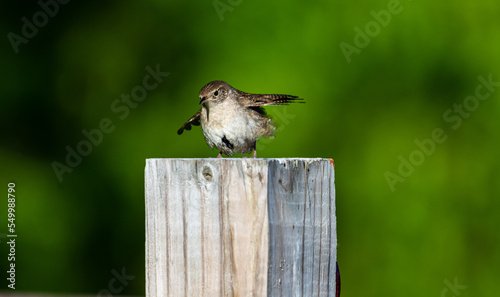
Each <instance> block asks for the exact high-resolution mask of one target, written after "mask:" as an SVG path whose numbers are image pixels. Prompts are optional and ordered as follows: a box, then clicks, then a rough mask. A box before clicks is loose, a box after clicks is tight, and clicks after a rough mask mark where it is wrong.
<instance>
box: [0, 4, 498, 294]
mask: <svg viewBox="0 0 500 297" xmlns="http://www.w3.org/2000/svg"><path fill="white" fill-rule="evenodd" d="M214 3H215V5H214ZM221 3H222V4H221ZM0 6H1V15H2V17H1V21H0V28H1V29H2V32H3V36H4V37H3V42H2V45H1V47H0V55H1V60H0V67H1V68H0V69H1V79H0V91H1V96H0V97H1V99H0V118H1V121H2V123H1V129H2V130H1V135H2V136H1V146H0V162H1V168H2V169H1V171H0V172H1V175H0V176H1V179H0V180H1V181H2V183H3V185H2V188H3V189H4V195H5V196H6V192H7V184H8V183H9V182H15V183H16V194H17V205H16V214H17V217H16V219H17V220H16V233H17V234H18V239H17V246H16V248H17V251H16V271H17V275H16V277H17V284H16V288H17V290H16V292H46V293H87V294H97V293H98V292H99V291H100V290H102V289H107V288H108V283H109V281H110V280H111V279H112V278H113V277H114V276H113V273H112V270H115V271H121V270H122V269H123V268H125V270H126V274H127V275H133V276H135V279H134V280H131V281H130V282H129V284H128V285H127V286H126V287H125V288H124V289H123V291H121V292H120V293H121V294H131V295H144V294H145V292H144V290H145V281H144V279H145V268H144V266H145V264H144V240H145V232H144V230H145V226H144V220H145V217H144V181H143V180H144V166H145V159H146V158H160V157H165V158H199V157H215V156H216V155H217V153H218V151H216V150H214V151H211V150H210V149H209V148H208V147H207V145H206V144H205V141H204V139H203V136H202V133H201V129H200V128H198V127H195V128H194V130H192V131H188V133H185V134H183V135H182V136H178V135H177V134H176V131H177V129H178V128H179V127H180V126H181V125H182V123H184V121H186V120H187V119H188V118H189V117H190V116H191V115H193V114H194V113H195V112H196V111H197V109H198V108H199V106H198V102H199V98H198V92H199V90H200V89H201V87H203V86H204V85H205V84H206V83H208V82H209V81H211V80H216V79H221V80H226V81H227V82H229V83H230V84H231V85H232V86H234V87H236V88H238V89H241V90H244V91H247V92H255V93H288V94H293V95H299V96H301V97H303V98H305V99H306V101H307V103H306V104H302V105H290V106H288V107H269V108H267V110H268V112H269V113H270V114H273V115H274V117H275V121H276V123H277V124H278V127H279V131H278V132H277V133H276V136H277V137H276V139H274V140H270V141H269V140H265V141H261V142H260V143H259V144H258V146H257V147H258V151H259V157H263V158H280V157H325V158H333V159H335V164H336V191H337V201H336V203H337V216H338V241H339V246H338V261H339V264H340V268H341V275H342V296H458V295H456V294H455V293H453V291H452V290H451V289H450V288H448V286H447V284H446V283H447V282H449V283H454V281H455V279H456V283H457V284H458V285H460V286H466V288H463V287H461V290H460V291H457V292H458V293H459V294H461V296H498V288H499V286H498V283H499V279H500V278H499V276H500V273H499V272H498V268H499V267H500V241H499V239H500V232H499V227H500V212H499V210H500V202H499V201H500V200H499V197H500V195H499V194H500V175H499V170H498V168H499V167H500V158H499V153H498V152H499V149H500V138H499V137H500V129H499V128H500V127H499V118H500V96H499V94H500V92H499V91H500V87H498V86H495V87H490V88H491V92H490V91H488V89H486V88H483V89H482V90H481V92H483V93H482V94H485V93H488V92H489V93H491V94H490V95H491V96H490V97H489V98H488V99H486V100H478V101H474V100H473V99H472V98H469V99H467V100H466V98H468V96H473V95H475V92H476V88H477V87H478V86H479V85H481V83H480V81H479V80H478V77H484V78H485V79H488V77H489V76H490V75H491V77H492V80H493V81H495V82H498V81H500V59H499V56H500V3H499V2H498V1H497V0H484V1H472V0H467V1H461V2H453V3H452V2H436V1H423V0H422V1H401V2H400V3H399V5H398V4H397V3H393V2H391V1H388V0H377V1H357V2H353V3H350V2H348V1H322V2H317V3H307V2H305V1H297V0H292V1H273V2H270V1H239V0H238V1H237V0H232V1H229V0H220V1H217V2H213V1H198V2H194V3H193V2H188V1H175V2H174V1H160V0H149V1H140V2H139V1H70V2H69V3H67V4H59V6H58V11H57V13H53V15H54V16H50V17H47V19H46V20H44V19H43V15H41V14H37V13H38V11H41V10H42V8H41V6H40V5H39V4H37V3H36V2H35V1H31V3H24V2H21V1H19V2H14V1H3V2H2V4H0ZM388 7H390V8H391V9H392V10H393V11H394V10H397V11H398V13H391V14H390V20H389V19H388V18H387V14H384V13H383V12H380V11H381V10H388ZM54 9H55V8H54V6H53V7H52V10H53V11H54ZM217 9H219V10H217ZM372 11H374V12H375V15H379V16H380V17H379V18H381V20H379V22H383V23H384V24H383V25H380V24H379V25H376V24H375V23H373V22H375V21H376V17H375V16H374V14H373V13H371V12H372ZM34 16H38V17H39V18H38V19H37V20H36V22H38V24H42V25H43V26H41V27H40V28H38V29H37V30H38V32H37V33H36V34H33V35H34V36H33V37H31V38H26V40H25V41H26V42H25V43H19V44H17V46H13V45H12V42H11V41H10V40H9V36H10V37H12V36H13V35H9V34H10V33H9V32H12V33H14V34H17V35H18V36H19V37H22V34H23V32H22V27H23V24H24V23H23V20H22V18H23V17H26V19H27V20H28V21H30V22H33V17H34ZM384 17H385V19H384ZM45 21H46V24H44V22H45ZM366 26H368V28H366ZM377 26H378V27H377ZM355 28H359V30H361V31H362V32H366V29H368V30H369V33H370V35H371V36H372V37H369V36H368V37H365V38H363V36H358V37H356V36H357V35H359V33H357V32H359V31H357V30H355ZM370 30H371V31H370ZM27 33H29V32H28V31H27ZM367 38H370V40H369V43H368V40H367ZM355 39H356V40H355ZM18 40H19V39H18ZM356 41H357V42H358V45H360V43H363V42H364V44H361V45H362V46H359V47H357V49H356V50H355V52H353V53H352V54H350V55H348V57H347V58H346V55H345V54H344V53H343V51H342V49H341V47H340V45H341V43H342V42H344V43H345V44H349V45H350V46H355V45H356V44H355V42H356ZM14 47H17V50H18V52H17V53H16V51H15V49H14ZM351 49H352V48H351ZM348 60H350V62H348ZM157 65H159V66H158V67H159V69H160V70H161V71H163V72H168V73H169V75H168V76H167V77H165V78H164V79H163V81H162V82H161V83H160V84H158V86H157V87H156V88H154V89H153V90H151V91H148V93H147V96H146V98H145V99H144V100H143V101H141V102H137V106H135V108H130V110H129V114H128V115H127V116H125V114H124V113H121V112H120V113H116V112H114V111H113V110H112V105H113V102H114V101H115V100H117V99H120V96H121V95H122V94H130V93H131V91H132V90H133V89H134V87H136V86H138V85H142V82H143V78H144V77H145V75H147V74H148V71H147V70H146V67H148V66H150V67H152V68H156V67H157ZM497 84H498V83H497ZM464 103H466V104H468V108H469V111H467V110H465V111H464V112H462V114H460V113H459V111H458V109H457V111H454V109H455V108H457V105H458V104H464ZM119 105H120V106H125V104H124V103H120V104H119ZM449 109H451V110H452V112H451V113H449V114H448V116H449V117H448V121H447V120H446V119H444V118H443V116H444V115H445V114H446V112H447V110H449ZM120 116H122V118H123V119H121V118H120ZM452 116H453V117H454V118H453V121H452V122H451V120H450V117H452ZM105 118H108V119H110V120H111V121H112V124H113V126H114V130H113V131H112V132H111V133H108V134H104V135H103V139H102V142H100V143H99V144H98V145H94V146H93V148H92V152H91V153H90V154H88V156H84V157H83V161H82V162H81V164H79V165H78V166H76V167H75V168H73V170H72V172H71V173H64V174H63V175H62V182H60V181H59V180H58V177H57V176H56V174H55V172H54V170H53V168H52V164H53V162H59V163H61V164H65V158H66V154H67V151H66V146H70V147H72V148H73V149H75V148H76V147H77V145H78V143H80V142H81V141H82V140H85V139H86V137H85V136H84V135H83V134H82V130H83V129H85V130H87V131H89V130H92V129H96V128H98V127H99V123H100V121H101V120H102V119H105ZM458 120H460V121H461V125H460V126H457V125H458ZM434 129H442V130H443V131H444V133H445V135H446V141H444V142H443V143H436V145H435V148H434V149H431V148H432V146H431V145H428V146H427V150H428V154H424V153H423V152H422V149H419V147H418V146H417V144H416V143H415V140H416V139H418V140H420V141H423V140H424V139H428V138H431V137H432V133H433V130H434ZM419 151H420V152H421V153H419ZM410 156H411V157H412V158H413V159H411V160H413V162H414V165H412V168H413V170H411V168H401V170H406V171H403V174H405V175H406V176H402V175H401V174H402V173H399V169H398V167H399V166H403V165H400V164H401V162H402V161H401V159H404V160H410ZM422 156H423V158H422ZM418 157H420V159H419V158H418ZM403 163H404V162H403ZM415 164H416V165H415ZM388 172H390V173H392V174H394V176H395V175H398V176H400V177H399V179H397V180H394V179H393V183H392V185H390V183H389V182H388V181H387V176H388V174H389V175H390V173H388ZM391 176H392V175H391ZM394 176H392V178H394ZM403 180H404V181H403ZM5 196H4V197H5ZM1 209H2V211H1V212H0V214H2V216H3V217H4V219H2V220H1V221H3V223H2V224H1V227H0V233H1V234H0V235H1V237H2V238H0V240H1V241H2V245H1V249H0V250H1V255H0V263H1V267H2V270H5V267H6V265H7V264H8V262H7V259H6V258H7V256H6V255H7V253H8V252H7V246H6V245H5V241H6V240H7V238H6V237H5V234H6V233H7V202H6V200H4V202H2V203H1ZM1 279H2V283H4V282H5V281H6V280H5V279H6V276H5V274H4V275H3V276H2V277H1ZM0 289H1V290H3V292H4V293H8V292H12V291H11V290H7V288H6V284H4V285H2V287H1V288H0ZM446 290H448V291H446Z"/></svg>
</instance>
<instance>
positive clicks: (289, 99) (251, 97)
mask: <svg viewBox="0 0 500 297" xmlns="http://www.w3.org/2000/svg"><path fill="white" fill-rule="evenodd" d="M239 95H240V96H239V98H240V102H242V103H243V104H244V105H245V106H247V107H257V106H266V105H288V104H290V103H294V102H296V103H304V102H303V101H300V100H304V99H303V98H299V97H298V96H293V95H285V94H249V93H242V94H239Z"/></svg>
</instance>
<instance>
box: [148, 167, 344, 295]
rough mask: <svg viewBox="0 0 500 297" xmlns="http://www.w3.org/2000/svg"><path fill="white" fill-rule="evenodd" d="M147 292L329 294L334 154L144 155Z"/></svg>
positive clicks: (331, 286)
mask: <svg viewBox="0 0 500 297" xmlns="http://www.w3.org/2000/svg"><path fill="white" fill-rule="evenodd" d="M145 183H146V296H147V297H153V296H154V297H164V296H174V297H178V296H270V297H275V296H286V297H288V296H335V271H336V270H335V269H336V256H337V248H336V247H337V234H336V233H337V228H336V218H335V186H334V166H333V160H329V159H234V158H233V159H148V160H147V161H146V178H145Z"/></svg>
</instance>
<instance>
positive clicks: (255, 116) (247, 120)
mask: <svg viewBox="0 0 500 297" xmlns="http://www.w3.org/2000/svg"><path fill="white" fill-rule="evenodd" d="M200 99H201V100H200V105H202V107H201V109H200V110H199V111H198V112H196V113H195V114H194V115H193V116H192V117H191V118H190V119H189V120H188V121H187V122H186V123H184V125H182V127H181V128H180V129H179V130H178V131H177V134H179V135H180V134H182V132H184V130H191V126H192V125H194V126H199V125H200V124H201V128H202V130H203V135H204V136H205V140H206V142H207V144H208V146H210V147H211V148H213V147H214V146H215V147H217V148H218V149H219V150H220V151H221V153H224V154H225V155H227V156H231V155H232V154H233V153H239V154H247V153H250V152H251V151H252V150H253V151H254V155H253V156H254V157H256V156H257V150H256V142H257V140H258V139H259V138H260V137H273V136H274V135H273V131H274V130H275V129H276V128H275V126H274V124H273V122H272V119H271V118H270V117H269V116H268V115H267V114H266V112H265V110H264V109H263V108H262V106H266V105H288V104H290V103H293V102H300V103H303V102H302V101H300V100H303V99H302V98H299V97H297V96H292V95H285V94H251V93H245V92H242V91H240V90H237V89H235V88H233V87H231V86H230V85H229V84H228V83H226V82H224V81H221V80H216V81H212V82H209V83H208V84H206V85H205V86H204V87H203V88H202V89H201V91H200ZM220 156H221V154H219V157H220Z"/></svg>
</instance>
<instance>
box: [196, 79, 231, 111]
mask: <svg viewBox="0 0 500 297" xmlns="http://www.w3.org/2000/svg"><path fill="white" fill-rule="evenodd" d="M230 89H231V86H230V85H228V84H227V83H226V82H225V81H222V80H214V81H212V82H209V83H208V84H206V85H205V86H204V87H203V88H202V89H201V91H200V99H201V100H200V105H201V104H204V103H207V102H214V103H220V102H222V101H223V100H224V99H225V98H226V97H227V95H228V93H229V91H230Z"/></svg>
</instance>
